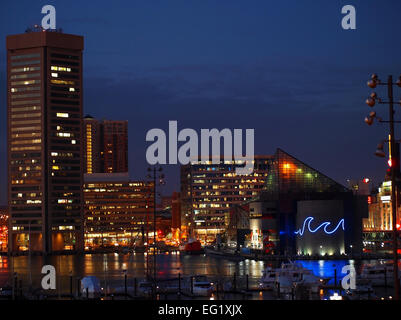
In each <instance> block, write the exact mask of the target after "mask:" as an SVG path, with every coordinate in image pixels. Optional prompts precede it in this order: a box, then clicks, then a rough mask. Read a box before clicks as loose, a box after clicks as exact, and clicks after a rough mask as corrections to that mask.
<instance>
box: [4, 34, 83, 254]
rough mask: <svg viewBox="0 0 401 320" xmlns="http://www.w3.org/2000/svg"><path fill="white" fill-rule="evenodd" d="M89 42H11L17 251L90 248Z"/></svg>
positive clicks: (25, 37)
mask: <svg viewBox="0 0 401 320" xmlns="http://www.w3.org/2000/svg"><path fill="white" fill-rule="evenodd" d="M82 50H83V37H81V36H76V35H69V34H63V33H60V32H54V31H45V30H41V29H38V30H36V32H35V31H30V32H27V33H24V34H19V35H12V36H8V37H7V93H8V94H7V115H8V162H9V166H8V202H9V213H10V218H9V251H12V252H15V251H24V250H29V249H30V250H32V251H39V252H55V251H63V250H77V251H80V250H82V249H83V207H82V203H83V193H82V185H83V160H82V158H83V157H82V146H81V137H82Z"/></svg>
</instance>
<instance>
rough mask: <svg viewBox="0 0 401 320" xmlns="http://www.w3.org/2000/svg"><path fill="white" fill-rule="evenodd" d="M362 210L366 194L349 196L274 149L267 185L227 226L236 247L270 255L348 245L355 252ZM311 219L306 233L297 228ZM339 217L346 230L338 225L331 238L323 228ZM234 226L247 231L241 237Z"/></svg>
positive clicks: (335, 250) (333, 224)
mask: <svg viewBox="0 0 401 320" xmlns="http://www.w3.org/2000/svg"><path fill="white" fill-rule="evenodd" d="M245 204H246V205H245ZM340 209H341V210H340ZM365 213H366V214H367V202H366V197H363V196H357V195H353V193H352V191H351V190H349V189H347V188H346V187H344V186H342V185H341V184H339V183H337V182H336V181H334V180H332V179H331V178H329V177H327V176H326V175H324V174H322V173H321V172H319V171H317V170H316V169H313V168H312V167H310V166H308V165H307V164H305V163H303V162H301V161H300V160H298V159H296V158H295V157H293V156H291V155H289V154H288V153H286V152H285V151H283V150H281V149H277V151H276V153H275V155H274V157H273V158H272V159H271V161H270V162H269V171H268V176H267V177H266V187H265V188H264V189H263V190H262V192H261V193H260V194H259V196H258V197H257V198H255V199H252V200H251V201H248V202H247V203H244V204H242V206H241V207H240V208H237V209H236V210H234V211H233V213H232V215H233V216H232V221H233V223H231V224H230V225H229V230H231V232H230V234H231V240H233V241H237V245H243V246H247V247H249V248H253V249H260V250H263V251H265V252H268V253H281V254H285V253H300V254H326V253H327V254H338V253H344V252H347V251H348V250H347V248H349V246H350V245H352V246H353V247H354V250H355V252H357V251H358V250H361V246H362V241H361V239H362V217H363V215H364V214H365ZM308 218H309V219H308ZM310 218H313V220H312V221H311V224H310V228H311V229H307V232H306V233H305V234H304V232H302V233H300V232H297V231H298V230H300V229H301V230H302V229H303V227H304V222H305V221H306V223H307V226H309V220H310ZM342 219H344V222H345V224H344V228H345V229H344V230H342V229H341V230H338V229H337V230H335V231H336V233H335V234H334V232H333V234H332V237H329V235H328V234H326V233H325V231H328V232H329V233H330V232H332V231H333V230H334V229H335V227H336V226H337V225H338V223H339V222H341V220H342ZM316 224H317V225H316ZM235 225H238V226H239V227H238V228H237V230H239V232H240V233H244V232H245V231H246V232H247V235H246V236H245V239H240V238H241V237H239V236H238V232H237V235H235V232H233V230H235V229H236V228H235ZM319 226H321V227H320V228H318V229H316V228H317V227H319ZM341 226H342V224H341ZM325 227H326V228H325ZM310 230H312V231H316V232H312V233H309V231H310ZM337 231H338V232H337ZM235 236H236V237H237V239H235ZM239 241H241V242H240V243H238V242H239ZM316 244H319V247H318V249H319V250H317V248H316ZM320 246H322V248H320Z"/></svg>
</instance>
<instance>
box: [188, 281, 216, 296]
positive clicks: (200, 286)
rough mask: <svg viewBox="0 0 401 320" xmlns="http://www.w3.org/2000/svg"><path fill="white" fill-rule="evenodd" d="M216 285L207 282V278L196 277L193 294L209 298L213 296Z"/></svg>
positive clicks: (193, 283)
mask: <svg viewBox="0 0 401 320" xmlns="http://www.w3.org/2000/svg"><path fill="white" fill-rule="evenodd" d="M213 290H214V285H213V283H211V282H210V281H208V280H207V277H206V276H195V277H194V278H193V282H192V292H193V294H194V295H197V296H202V297H208V296H210V295H211V294H212V292H213Z"/></svg>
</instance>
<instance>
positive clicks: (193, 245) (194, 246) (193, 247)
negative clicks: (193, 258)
mask: <svg viewBox="0 0 401 320" xmlns="http://www.w3.org/2000/svg"><path fill="white" fill-rule="evenodd" d="M181 248H182V247H181V246H180V249H181ZM182 252H184V253H186V254H201V253H204V252H205V251H204V249H203V248H202V244H201V242H200V241H199V240H193V239H192V240H189V241H188V242H187V243H186V244H185V245H184V248H183V250H182Z"/></svg>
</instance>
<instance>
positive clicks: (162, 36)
mask: <svg viewBox="0 0 401 320" xmlns="http://www.w3.org/2000/svg"><path fill="white" fill-rule="evenodd" d="M122 3H123V6H125V7H126V9H127V10H123V12H122V11H121V10H118V12H117V11H114V10H110V11H107V10H106V9H107V6H106V2H102V1H100V2H98V5H97V6H96V7H94V6H93V5H89V4H82V3H78V2H72V3H71V4H69V5H68V6H66V5H65V4H63V3H62V2H58V1H54V2H52V4H54V5H55V6H56V8H57V26H58V27H61V28H63V30H64V32H65V33H69V34H78V35H83V36H84V38H85V43H86V44H87V45H86V48H85V50H84V57H83V61H84V87H85V92H86V94H85V96H84V104H83V105H84V114H92V115H93V116H94V117H95V118H110V119H120V120H128V121H129V141H130V145H129V164H130V167H131V168H132V169H131V170H130V173H131V176H132V178H133V179H144V178H145V176H146V168H147V166H148V165H147V164H146V160H145V152H146V147H147V146H148V144H147V143H146V142H145V135H146V132H147V131H148V130H149V129H152V128H155V127H159V128H166V127H167V125H168V120H178V121H179V123H180V124H181V125H182V126H183V127H192V128H194V129H196V130H199V129H200V128H213V127H216V128H218V129H222V128H225V127H229V128H234V127H243V128H245V127H254V128H255V148H256V150H255V153H256V154H272V153H273V151H274V150H275V148H276V147H282V148H284V149H286V150H288V151H289V152H290V153H292V154H294V155H296V156H298V157H300V158H302V159H305V161H307V162H308V163H311V165H313V166H314V167H316V168H318V169H319V170H322V171H323V172H327V174H328V175H329V176H331V177H333V178H334V179H335V180H337V181H339V182H341V183H343V184H346V179H348V178H350V179H360V178H363V177H365V176H369V177H370V178H371V179H373V181H374V183H375V184H378V183H379V182H380V181H381V180H382V179H383V177H384V173H385V169H386V163H385V161H383V160H381V159H376V158H375V157H374V156H373V152H374V149H375V146H376V144H377V143H378V142H379V141H380V140H381V137H382V136H383V130H382V129H383V128H382V127H380V126H375V128H374V129H373V130H372V129H371V128H366V126H365V124H364V123H363V118H364V116H365V113H366V112H365V109H364V108H363V100H364V99H365V98H366V95H367V90H366V86H365V82H366V80H367V79H368V78H369V75H370V73H372V72H377V73H379V74H381V75H383V76H385V75H386V74H387V73H393V75H394V76H396V77H397V76H398V74H397V73H396V72H398V70H400V68H399V67H398V64H397V63H396V62H397V61H398V57H399V56H400V54H401V52H400V49H399V48H398V47H396V46H393V45H392V42H391V41H389V38H386V37H383V33H385V32H383V31H384V30H385V29H386V28H388V27H389V24H391V28H397V26H398V25H399V24H400V22H398V21H397V19H395V12H396V11H397V10H395V9H394V8H395V7H399V6H400V4H399V3H396V2H395V1H388V3H386V4H380V5H379V4H377V3H375V2H373V1H365V2H363V3H362V2H361V1H355V5H356V7H357V8H358V13H357V14H358V22H357V25H358V27H357V30H355V31H344V30H342V29H341V27H340V21H341V11H340V9H341V6H339V5H338V4H337V3H333V4H325V5H322V4H319V5H316V4H315V3H313V5H312V2H306V3H305V2H304V3H303V4H302V5H301V4H297V3H296V2H295V1H286V2H285V3H283V4H276V3H274V5H269V3H267V4H265V3H262V2H255V4H254V5H253V6H251V7H249V6H247V7H246V10H245V11H244V10H242V9H244V6H243V5H242V4H241V3H240V2H238V1H234V2H230V3H227V2H226V3H220V4H216V3H214V2H211V1H207V2H205V3H203V4H202V5H200V4H196V5H195V4H193V3H192V4H185V5H184V4H182V3H181V4H179V5H178V3H177V6H174V5H173V6H171V5H169V6H167V5H166V4H162V3H159V7H157V6H156V7H150V6H148V5H146V4H140V3H138V2H133V3H128V2H125V3H124V2H122ZM1 6H2V7H3V10H1V14H2V15H5V14H6V12H17V9H20V8H21V7H22V4H21V3H19V4H18V5H16V4H12V3H2V4H1ZM23 6H24V7H26V8H27V10H23V11H21V12H19V11H18V14H15V15H9V16H10V17H9V16H2V17H1V18H2V19H1V22H0V23H1V27H2V28H1V30H2V31H1V36H2V38H3V39H4V38H5V36H6V35H9V34H18V33H22V32H23V31H24V30H25V29H26V28H27V27H28V26H30V25H32V24H34V23H39V22H40V19H41V17H42V15H41V14H40V9H41V4H36V3H29V2H26V3H25V4H23ZM211 10H213V12H216V13H215V14H213V15H209V13H210V11H211ZM259 11H260V12H259ZM274 12H280V13H281V14H280V16H281V17H282V16H283V14H284V15H286V16H287V17H288V18H290V19H291V20H292V23H291V24H288V25H287V24H285V23H284V22H282V21H280V20H279V18H278V17H275V16H274ZM317 12H319V14H317ZM195 13H196V17H194V16H195ZM224 13H229V15H224ZM131 14H132V15H133V17H134V18H135V19H130V18H131V16H130V15H131ZM145 14H146V16H147V17H148V18H149V17H155V18H156V17H157V19H154V21H155V22H149V21H147V20H145V19H144V18H143V17H141V15H145ZM119 15H121V17H120V16H119ZM391 15H394V18H391ZM11 16H12V20H11ZM87 16H91V18H86V17H87ZM117 17H120V19H117ZM388 17H390V18H388ZM171 21H174V23H171ZM328 21H329V22H330V23H328ZM294 24H296V25H299V28H298V29H297V30H294V28H293V26H294ZM216 30H217V32H215V31H216ZM99 31H100V32H99ZM212 31H214V32H212ZM205 34H210V37H205ZM379 35H380V36H379ZM387 37H389V36H387ZM103 38H108V39H109V43H107V41H106V43H103V41H100V40H101V39H103ZM167 39H168V40H167ZM371 39H374V40H375V41H374V44H375V50H370V48H369V47H370V40H371ZM238 40H240V41H238ZM239 42H241V46H239V45H238V43H239ZM256 48H257V50H256ZM0 49H1V50H0V51H1V54H0V58H1V62H0V71H1V74H2V79H0V80H1V81H2V82H3V83H5V41H3V43H2V44H1V47H0ZM3 49H4V50H3ZM334 49H335V50H334ZM373 51H374V52H373ZM394 73H395V74H394ZM0 90H2V91H0V92H1V93H2V95H3V96H5V86H2V87H1V89H0ZM4 102H5V101H4ZM4 104H5V103H4ZM250 107H251V110H252V112H249V114H248V112H245V110H249V108H250ZM4 109H5V108H4ZM150 110H151V111H150ZM244 113H245V114H244ZM222 117H223V118H222ZM221 119H223V121H221ZM337 119H338V121H336V120H337ZM1 121H3V122H2V123H1V128H2V129H0V152H1V154H2V157H1V159H0V176H2V177H4V183H2V184H1V186H0V204H6V188H5V186H4V185H5V176H6V166H7V165H6V158H5V154H6V152H5V150H6V149H5V148H6V139H5V127H6V126H5V117H1ZM397 129H398V128H396V135H397V134H398V133H397ZM269 137H271V138H270V139H269ZM316 150H319V151H320V152H319V154H317V152H316ZM165 167H166V169H165V172H166V178H167V179H166V180H167V186H166V187H165V188H164V189H165V190H164V193H165V194H171V192H172V191H174V190H176V191H178V190H179V165H177V166H165Z"/></svg>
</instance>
